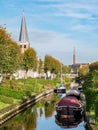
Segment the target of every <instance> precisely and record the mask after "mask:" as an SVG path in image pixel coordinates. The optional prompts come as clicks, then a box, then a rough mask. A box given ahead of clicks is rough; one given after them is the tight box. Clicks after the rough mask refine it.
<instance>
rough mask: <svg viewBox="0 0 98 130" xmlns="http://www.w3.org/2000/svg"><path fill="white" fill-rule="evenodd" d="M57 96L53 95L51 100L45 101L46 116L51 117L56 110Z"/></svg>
mask: <svg viewBox="0 0 98 130" xmlns="http://www.w3.org/2000/svg"><path fill="white" fill-rule="evenodd" d="M56 99H57V97H55V96H54V95H52V97H51V101H45V103H44V107H45V117H51V116H52V114H53V112H54V111H55V102H56Z"/></svg>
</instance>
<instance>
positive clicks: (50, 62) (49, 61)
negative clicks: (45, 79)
mask: <svg viewBox="0 0 98 130" xmlns="http://www.w3.org/2000/svg"><path fill="white" fill-rule="evenodd" d="M44 70H45V72H47V71H50V72H51V73H55V74H57V73H59V72H60V71H61V63H60V61H58V60H57V59H55V58H53V57H52V56H49V55H46V56H45V60H44Z"/></svg>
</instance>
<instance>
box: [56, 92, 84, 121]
mask: <svg viewBox="0 0 98 130" xmlns="http://www.w3.org/2000/svg"><path fill="white" fill-rule="evenodd" d="M80 95H81V94H80V93H79V92H78V91H76V90H71V91H68V92H67V93H66V96H65V97H63V98H62V99H61V100H60V101H59V102H58V103H57V104H56V111H57V115H58V116H59V117H62V118H75V119H78V118H81V117H82V116H84V114H85V103H84V102H82V98H81V96H80Z"/></svg>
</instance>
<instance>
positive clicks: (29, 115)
mask: <svg viewBox="0 0 98 130" xmlns="http://www.w3.org/2000/svg"><path fill="white" fill-rule="evenodd" d="M36 123H37V111H36V108H34V109H33V112H32V111H31V110H27V111H25V113H24V120H23V124H24V128H25V130H34V129H35V128H36V125H37V124H36Z"/></svg>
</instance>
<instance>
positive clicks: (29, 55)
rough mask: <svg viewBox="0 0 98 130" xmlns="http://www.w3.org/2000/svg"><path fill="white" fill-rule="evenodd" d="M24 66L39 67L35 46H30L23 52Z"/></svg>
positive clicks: (26, 68) (34, 68)
mask: <svg viewBox="0 0 98 130" xmlns="http://www.w3.org/2000/svg"><path fill="white" fill-rule="evenodd" d="M23 68H24V69H25V70H26V71H28V70H29V69H33V70H36V68H37V53H36V51H35V50H34V49H33V48H28V49H27V50H26V51H25V52H24V54H23Z"/></svg>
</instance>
